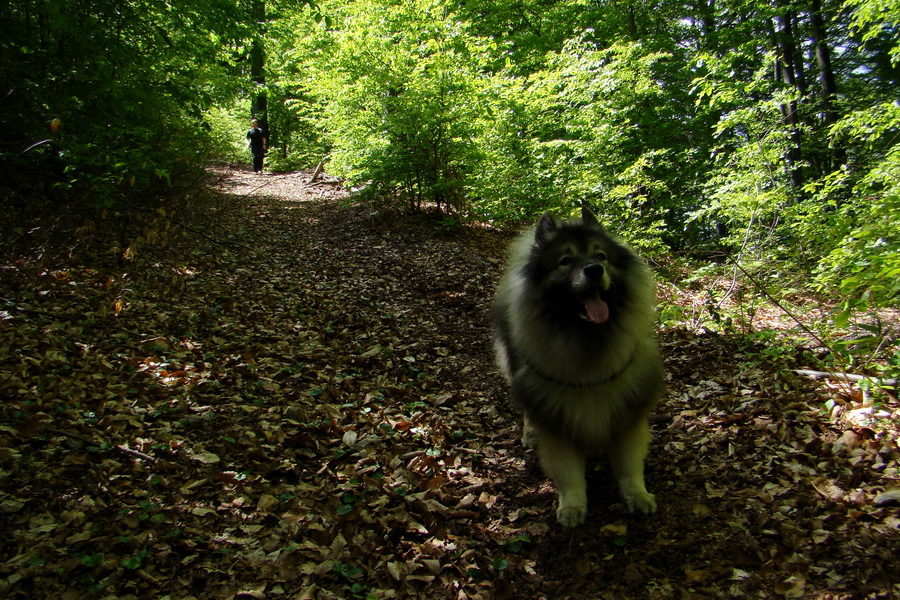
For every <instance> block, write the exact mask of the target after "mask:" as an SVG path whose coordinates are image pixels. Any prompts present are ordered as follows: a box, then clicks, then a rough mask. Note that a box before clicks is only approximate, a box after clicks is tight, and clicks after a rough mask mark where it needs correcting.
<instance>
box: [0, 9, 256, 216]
mask: <svg viewBox="0 0 900 600" xmlns="http://www.w3.org/2000/svg"><path fill="white" fill-rule="evenodd" d="M2 13H3V14H2V17H3V18H2V23H3V25H2V26H0V27H2V32H3V36H2V37H0V68H2V69H3V71H4V73H5V74H6V75H7V76H8V77H9V79H8V81H9V82H10V86H9V87H8V88H5V89H4V102H3V103H2V104H0V118H2V120H3V122H4V124H5V126H4V131H3V134H2V137H0V165H2V170H3V171H5V172H9V173H11V174H12V176H13V177H14V178H15V177H22V178H24V179H30V178H34V177H36V176H37V177H40V178H41V179H43V180H47V179H52V180H53V181H54V182H55V184H56V185H57V186H58V187H59V188H60V189H62V190H64V191H65V192H66V195H67V196H68V197H75V198H90V199H91V201H92V202H94V203H95V204H99V205H101V206H109V205H112V204H114V203H115V202H116V201H117V200H118V199H121V198H123V197H149V196H151V195H153V194H155V193H157V191H158V189H159V188H160V187H165V186H168V185H169V184H170V183H171V182H172V179H173V177H177V176H179V175H180V174H182V173H185V172H187V171H189V170H192V169H196V168H198V167H201V166H203V163H204V162H205V161H206V160H208V158H209V156H208V153H207V151H208V150H209V145H208V141H209V140H208V136H207V131H208V130H207V128H206V127H205V126H204V121H203V111H204V110H205V109H206V108H207V107H209V106H210V104H211V103H212V102H214V101H215V100H216V99H217V98H218V97H219V94H218V90H217V86H216V82H217V81H219V78H221V77H222V75H221V69H220V63H219V62H218V60H217V59H218V57H219V51H220V48H221V45H222V44H223V43H226V42H227V41H228V40H229V39H235V38H236V37H237V36H239V35H240V29H241V27H242V26H235V25H234V23H235V22H240V20H241V14H240V12H238V10H237V9H236V8H235V5H234V4H231V3H228V2H224V1H222V0H194V1H191V2H185V3H180V4H179V5H178V7H175V6H171V5H165V4H162V5H161V4H158V3H148V2H141V1H132V2H124V3H122V2H96V3H91V4H90V5H87V4H84V3H77V2H71V1H68V0H61V1H57V2H43V1H38V0H26V1H25V2H19V3H16V4H15V5H13V6H10V7H9V8H6V9H4V10H3V11H2ZM198 30H199V31H203V32H204V34H203V35H197V31H198Z"/></svg>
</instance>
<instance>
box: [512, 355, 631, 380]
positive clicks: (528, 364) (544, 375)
mask: <svg viewBox="0 0 900 600" xmlns="http://www.w3.org/2000/svg"><path fill="white" fill-rule="evenodd" d="M636 356H637V349H636V348H635V350H634V352H632V353H631V356H629V357H628V360H627V361H626V362H625V364H624V365H622V368H620V369H619V370H618V371H616V372H615V373H613V374H611V375H607V376H606V377H604V378H603V379H599V380H597V381H589V382H587V383H582V382H574V381H566V380H564V379H559V378H557V377H553V376H552V375H548V374H547V373H544V372H543V371H542V370H540V369H538V368H537V367H536V366H534V363H532V362H531V361H530V360H528V357H525V356H523V357H522V360H523V361H524V362H525V366H526V367H528V370H529V371H531V372H532V373H534V374H535V375H537V376H538V377H540V378H541V379H543V380H544V381H547V382H549V383H552V384H555V385H562V386H566V387H571V388H577V389H585V388H592V387H598V386H601V385H606V384H607V383H612V382H613V381H615V380H616V379H618V378H619V377H621V376H622V375H624V374H625V371H627V370H628V367H630V366H631V363H633V362H634V358H635V357H636Z"/></svg>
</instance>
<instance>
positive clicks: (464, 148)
mask: <svg viewBox="0 0 900 600" xmlns="http://www.w3.org/2000/svg"><path fill="white" fill-rule="evenodd" d="M346 8H347V9H353V12H346V13H344V14H342V15H341V16H342V18H343V27H342V28H341V29H340V30H337V31H332V32H326V33H325V34H324V36H323V38H322V39H321V42H320V44H321V46H324V47H327V52H323V53H322V54H321V55H320V56H319V57H317V58H319V59H320V61H319V62H318V63H317V64H315V67H314V70H315V74H314V75H313V77H314V79H315V81H316V82H317V86H316V90H315V93H316V94H317V95H318V97H319V98H320V99H321V102H322V103H323V105H324V106H325V110H324V113H323V119H324V122H325V123H326V130H327V138H328V146H329V147H330V148H331V154H330V157H331V168H332V171H333V172H334V173H336V174H339V175H341V176H343V177H346V178H347V179H348V180H349V181H350V182H351V183H371V184H372V185H373V189H374V190H375V191H376V192H378V193H379V194H381V195H382V196H383V197H385V198H388V199H390V200H392V201H398V202H399V203H401V204H402V205H408V206H412V207H416V208H421V207H422V206H425V205H432V204H433V205H436V206H437V208H438V209H442V208H443V209H444V210H447V211H450V210H452V209H459V208H461V207H462V204H463V201H464V199H465V196H464V194H463V193H462V192H461V189H462V186H463V183H464V180H465V177H466V175H467V171H468V170H469V169H470V168H471V166H472V164H473V161H472V157H473V151H472V146H471V143H470V141H469V140H470V139H471V137H472V131H471V128H470V125H469V124H470V123H471V122H472V121H473V117H474V115H475V114H476V110H477V106H476V105H475V103H474V101H473V100H474V97H473V95H472V93H473V89H474V82H475V81H477V78H476V64H475V62H474V59H473V53H472V51H471V49H470V48H469V46H468V45H467V41H468V40H466V39H465V38H464V36H463V34H462V32H461V31H459V28H458V26H457V24H456V23H455V22H454V21H452V20H450V19H448V18H447V15H446V13H445V11H444V10H443V8H442V7H441V6H440V5H438V4H436V3H431V2H425V1H422V2H412V3H407V4H395V3H390V2H381V1H380V0H372V2H369V3H355V4H352V5H348V6H347V7H346Z"/></svg>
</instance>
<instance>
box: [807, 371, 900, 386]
mask: <svg viewBox="0 0 900 600" xmlns="http://www.w3.org/2000/svg"><path fill="white" fill-rule="evenodd" d="M794 372H795V373H797V374H798V375H804V376H806V377H810V378H812V379H841V380H844V381H852V382H854V383H858V382H860V381H871V382H872V383H874V384H875V385H883V386H896V385H897V384H898V383H900V380H897V379H889V378H886V377H869V376H868V375H856V374H855V373H832V372H829V371H812V370H810V369H795V370H794Z"/></svg>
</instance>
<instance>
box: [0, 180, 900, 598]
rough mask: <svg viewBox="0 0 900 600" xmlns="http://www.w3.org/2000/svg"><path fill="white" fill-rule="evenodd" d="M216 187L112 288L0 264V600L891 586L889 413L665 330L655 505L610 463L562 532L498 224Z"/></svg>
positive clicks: (622, 594)
mask: <svg viewBox="0 0 900 600" xmlns="http://www.w3.org/2000/svg"><path fill="white" fill-rule="evenodd" d="M230 181H231V184H230V185H232V186H233V187H232V191H239V190H244V189H245V190H247V191H250V190H256V192H255V194H254V195H250V196H245V195H231V196H221V197H219V198H218V200H217V202H218V203H219V204H217V205H216V206H215V207H205V210H206V212H205V213H203V217H202V219H201V221H205V225H206V226H207V227H208V229H206V231H207V232H208V234H209V235H206V237H203V238H197V237H195V236H191V235H189V234H185V235H183V236H182V237H181V238H180V240H179V239H175V240H173V242H172V245H171V246H170V247H168V248H165V249H160V250H158V251H157V252H156V255H154V254H151V252H152V250H151V249H147V248H145V249H144V252H145V253H146V254H145V255H143V258H142V259H141V262H138V263H134V264H131V265H129V266H128V269H127V272H125V271H126V270H125V269H121V268H119V267H112V266H109V265H105V266H104V265H95V266H91V267H87V266H85V265H79V264H77V263H76V264H72V265H66V266H65V268H62V267H59V268H52V269H47V268H45V269H44V270H43V271H41V270H39V269H24V268H22V269H18V268H16V267H12V266H10V265H6V266H5V270H4V272H3V277H2V278H0V283H2V285H3V287H4V289H3V294H2V296H3V297H4V298H8V299H9V300H10V302H12V304H13V305H14V306H15V308H10V307H9V306H7V307H6V310H5V312H4V313H3V316H2V317H0V319H2V320H0V372H2V378H0V389H2V392H3V393H4V394H5V396H6V397H7V399H8V400H7V401H6V402H5V403H4V405H3V407H2V412H0V432H2V436H0V484H2V488H0V517H2V519H3V520H4V522H5V523H6V524H7V525H6V526H5V527H4V529H3V533H2V535H0V557H2V558H0V560H2V564H0V573H2V575H3V577H4V579H3V580H2V582H0V594H2V595H3V596H4V597H8V598H35V597H57V598H72V599H76V598H89V597H101V598H105V597H117V598H146V597H163V596H168V597H170V598H192V597H196V598H200V597H202V598H255V599H262V598H282V597H285V598H288V597H289V598H310V599H314V598H315V599H327V598H366V599H367V598H454V599H464V598H472V599H474V598H482V599H487V598H514V597H515V598H540V597H548V598H550V597H552V598H582V597H598V598H605V597H615V598H672V597H683V598H721V597H739V598H747V597H763V598H770V597H786V598H794V597H823V598H856V597H859V598H865V597H870V596H871V597H879V594H881V595H886V594H891V593H894V594H897V593H900V587H898V585H900V582H898V578H897V575H896V573H895V569H893V566H892V565H893V564H895V563H896V560H897V554H898V543H900V542H898V540H900V530H898V527H900V506H898V504H900V498H898V489H900V471H898V463H897V457H898V451H897V442H896V439H897V436H896V431H894V429H895V427H891V426H888V425H885V419H884V418H880V420H879V426H878V427H877V428H875V427H873V426H872V424H871V423H868V422H862V421H860V422H856V421H853V422H850V423H849V424H848V425H847V426H846V427H844V428H841V427H839V426H838V425H837V424H836V422H834V421H831V420H829V418H828V415H827V414H824V412H823V411H822V410H820V408H819V407H820V406H822V405H823V403H824V400H825V398H823V397H821V396H820V394H821V393H822V391H821V388H818V387H816V386H817V384H816V383H815V382H810V381H806V380H803V379H797V378H796V377H794V378H792V377H790V376H788V375H782V374H779V373H777V372H775V371H773V370H770V369H767V368H766V367H765V365H758V364H752V365H748V364H745V363H744V362H742V360H741V356H740V350H739V349H738V348H737V346H736V344H735V341H734V340H732V339H729V338H727V337H719V336H714V335H697V334H694V333H691V332H688V331H685V330H671V331H665V332H663V333H662V334H661V342H662V347H663V350H664V353H665V356H666V361H667V366H668V372H669V392H668V395H667V397H666V398H665V399H664V401H663V402H662V403H661V405H660V407H659V410H658V412H657V413H656V414H655V415H654V416H653V423H654V436H655V437H654V442H653V448H652V450H651V456H650V459H649V461H648V467H647V479H648V486H649V487H650V488H651V489H652V491H653V492H654V493H656V494H657V497H658V500H659V506H660V508H659V513H657V514H656V515H655V516H653V517H651V518H649V519H646V520H642V519H635V518H633V517H630V516H627V515H626V514H625V512H624V507H623V506H622V505H621V502H620V500H619V498H618V496H617V494H616V491H615V484H614V483H613V481H612V479H611V477H610V475H609V473H608V470H607V469H606V468H598V469H593V470H592V472H591V476H590V482H589V483H590V486H591V489H590V515H589V521H588V523H587V524H586V525H585V526H584V527H583V528H581V529H579V530H576V531H569V530H563V529H561V528H559V527H558V526H556V524H555V523H554V520H553V491H552V488H551V486H550V485H549V484H548V482H547V480H546V478H544V477H543V476H542V475H541V474H540V472H539V469H538V468H537V466H536V461H535V459H534V456H533V454H532V453H530V452H526V451H524V450H523V449H521V448H520V446H519V444H518V442H517V439H518V435H519V431H518V424H517V423H516V422H515V418H514V415H513V414H512V412H511V411H510V410H509V409H508V408H507V405H506V400H505V397H506V392H505V390H504V388H503V385H502V382H501V381H500V379H499V377H498V376H496V374H495V373H494V371H493V367H492V363H491V361H492V359H491V355H490V353H491V349H490V332H489V327H488V321H489V320H488V316H487V307H488V304H489V301H490V297H491V293H492V289H493V284H494V281H495V279H496V276H497V270H498V265H499V263H500V260H499V258H500V257H501V256H502V252H503V246H504V245H505V238H504V237H502V236H500V235H499V234H494V233H486V232H462V233H460V234H458V235H455V236H445V237H435V236H434V234H433V231H432V229H430V228H428V227H420V226H417V225H416V224H415V223H414V222H410V223H408V224H400V225H398V224H393V225H394V226H392V227H388V226H386V224H385V223H383V222H381V221H380V220H379V219H378V218H377V215H373V213H372V211H371V210H369V209H367V208H365V207H356V208H353V207H350V208H343V207H342V205H341V204H340V202H339V200H340V198H341V193H340V192H339V191H338V190H337V189H336V188H335V187H334V186H317V187H316V188H315V189H314V190H312V189H310V188H306V187H304V186H303V185H302V184H301V183H300V182H301V181H302V178H300V177H297V178H293V179H292V178H290V177H283V178H275V177H273V178H271V180H269V181H271V182H272V183H271V185H268V184H267V185H263V186H262V187H260V186H259V185H258V184H254V185H253V186H252V187H250V186H245V187H241V186H243V185H244V184H245V183H246V182H242V181H241V180H240V178H232V179H231V180H230ZM313 191H314V192H315V195H313ZM276 192H278V194H282V195H278V194H276ZM263 193H270V194H271V195H270V197H265V198H262V197H258V195H259V194H263ZM261 215H262V216H264V218H262V217H261ZM212 239H220V240H230V241H233V242H234V243H222V244H214V243H211V241H210V240H212ZM247 248H252V251H248V250H247ZM852 410H855V408H854V407H850V408H848V409H847V413H846V414H850V413H851V411H852ZM893 411H896V407H895V406H883V407H878V408H877V409H875V410H873V412H872V413H871V414H872V415H873V416H875V415H876V414H881V413H882V412H888V413H890V414H895V413H894V412H893ZM860 414H861V413H860Z"/></svg>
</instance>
